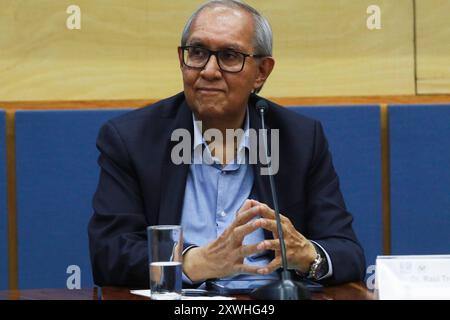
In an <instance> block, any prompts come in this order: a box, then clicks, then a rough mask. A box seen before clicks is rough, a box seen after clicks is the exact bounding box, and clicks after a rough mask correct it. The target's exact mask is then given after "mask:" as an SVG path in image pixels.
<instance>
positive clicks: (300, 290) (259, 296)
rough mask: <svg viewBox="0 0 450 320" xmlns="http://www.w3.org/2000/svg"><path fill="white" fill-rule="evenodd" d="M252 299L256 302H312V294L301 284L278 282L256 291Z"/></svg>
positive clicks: (290, 281) (288, 281) (285, 281)
mask: <svg viewBox="0 0 450 320" xmlns="http://www.w3.org/2000/svg"><path fill="white" fill-rule="evenodd" d="M250 297H251V298H253V299H256V300H311V293H310V292H309V290H308V289H307V288H306V287H305V286H304V285H303V284H301V283H300V282H297V281H292V280H278V281H274V282H272V283H269V284H267V285H265V286H262V287H260V288H257V289H254V290H253V291H252V292H251V293H250Z"/></svg>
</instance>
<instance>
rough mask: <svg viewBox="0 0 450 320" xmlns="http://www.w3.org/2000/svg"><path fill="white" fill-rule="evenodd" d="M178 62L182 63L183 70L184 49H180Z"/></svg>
mask: <svg viewBox="0 0 450 320" xmlns="http://www.w3.org/2000/svg"><path fill="white" fill-rule="evenodd" d="M178 60H179V61H180V69H183V67H184V63H183V49H181V48H180V47H178Z"/></svg>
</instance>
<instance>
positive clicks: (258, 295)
mask: <svg viewBox="0 0 450 320" xmlns="http://www.w3.org/2000/svg"><path fill="white" fill-rule="evenodd" d="M255 97H257V96H256V95H255ZM255 106H256V109H257V110H258V111H259V114H260V116H261V128H262V130H263V137H262V138H263V139H262V140H263V143H262V147H263V149H264V150H263V151H264V152H263V153H264V157H265V164H266V165H267V172H268V175H269V183H270V190H271V193H272V201H273V207H274V211H275V220H276V223H277V231H278V239H279V240H280V251H281V263H282V267H283V270H282V272H281V280H278V281H275V282H272V283H269V284H268V285H265V286H262V287H260V288H257V289H254V290H253V291H252V292H251V293H250V296H251V297H252V298H254V299H260V300H307V299H311V294H310V292H309V291H308V289H307V288H306V287H305V286H304V285H303V284H301V283H300V282H297V281H292V279H291V274H290V273H289V271H288V263H287V257H286V243H285V242H284V236H283V228H282V226H281V219H280V211H279V208H278V197H277V191H276V188H275V181H274V178H273V173H272V163H271V161H270V163H269V154H268V150H267V134H266V133H267V130H266V128H265V114H266V113H267V112H268V110H269V105H268V103H267V101H265V100H263V99H258V100H257V102H256V105H255Z"/></svg>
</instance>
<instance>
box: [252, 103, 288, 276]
mask: <svg viewBox="0 0 450 320" xmlns="http://www.w3.org/2000/svg"><path fill="white" fill-rule="evenodd" d="M256 109H257V110H258V111H259V114H260V115H261V128H262V130H263V131H262V132H263V139H262V140H263V143H262V145H263V148H264V150H263V151H264V152H263V153H264V157H265V159H264V161H265V163H266V165H267V172H268V173H269V182H270V190H271V193H272V201H273V208H274V211H275V220H276V222H277V232H278V238H279V240H280V251H281V264H282V267H283V272H282V273H281V277H282V279H283V280H289V279H290V274H289V271H288V263H287V257H286V244H285V242H284V234H283V228H282V225H281V219H280V211H279V207H278V196H277V191H276V189H275V181H274V178H273V173H272V165H271V163H269V155H268V148H267V130H266V127H265V113H266V112H267V110H268V109H269V106H268V105H267V102H266V101H264V100H259V101H258V102H257V103H256Z"/></svg>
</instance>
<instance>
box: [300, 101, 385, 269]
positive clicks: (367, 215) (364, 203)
mask: <svg viewBox="0 0 450 320" xmlns="http://www.w3.org/2000/svg"><path fill="white" fill-rule="evenodd" d="M291 110H294V111H296V112H299V113H301V114H303V115H305V116H308V117H311V118H314V119H317V120H319V121H320V122H321V123H322V125H323V127H324V130H325V134H326V136H327V139H328V143H329V148H330V151H331V154H332V157H333V163H334V166H335V168H336V171H337V174H338V176H339V179H340V185H341V191H342V193H343V195H344V199H345V203H346V205H347V209H348V210H349V211H350V213H352V215H353V217H354V221H353V228H354V230H355V232H356V235H357V237H358V239H359V240H360V242H361V244H362V246H363V248H364V251H365V255H366V262H367V265H368V266H369V265H374V264H375V260H376V256H377V255H380V254H383V235H382V232H383V228H382V209H381V208H382V196H381V141H380V130H381V128H380V107H379V106H314V107H291Z"/></svg>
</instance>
